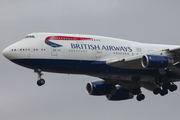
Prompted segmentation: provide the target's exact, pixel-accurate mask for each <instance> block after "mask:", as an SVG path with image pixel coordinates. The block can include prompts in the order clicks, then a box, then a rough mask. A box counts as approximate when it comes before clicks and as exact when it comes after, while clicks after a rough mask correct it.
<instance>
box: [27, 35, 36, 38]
mask: <svg viewBox="0 0 180 120" xmlns="http://www.w3.org/2000/svg"><path fill="white" fill-rule="evenodd" d="M25 38H35V36H34V35H28V36H26V37H25Z"/></svg>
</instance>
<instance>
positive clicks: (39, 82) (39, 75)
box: [34, 69, 45, 86]
mask: <svg viewBox="0 0 180 120" xmlns="http://www.w3.org/2000/svg"><path fill="white" fill-rule="evenodd" d="M34 72H35V73H37V74H38V80H37V85H38V86H42V85H44V84H45V80H44V79H42V78H41V76H42V75H43V73H41V72H42V70H41V69H35V70H34Z"/></svg>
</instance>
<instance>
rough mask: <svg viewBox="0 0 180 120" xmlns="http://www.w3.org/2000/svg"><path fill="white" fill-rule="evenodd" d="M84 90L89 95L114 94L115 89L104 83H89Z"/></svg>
mask: <svg viewBox="0 0 180 120" xmlns="http://www.w3.org/2000/svg"><path fill="white" fill-rule="evenodd" d="M86 90H87V92H88V93H89V94H90V95H97V96H99V95H107V94H114V93H115V92H116V87H115V86H114V85H110V84H108V83H104V82H90V83H88V84H87V85H86Z"/></svg>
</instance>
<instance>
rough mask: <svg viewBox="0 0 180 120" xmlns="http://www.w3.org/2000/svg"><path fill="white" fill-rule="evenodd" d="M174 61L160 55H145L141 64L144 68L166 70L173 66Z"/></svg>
mask: <svg viewBox="0 0 180 120" xmlns="http://www.w3.org/2000/svg"><path fill="white" fill-rule="evenodd" d="M173 63H174V60H173V59H172V58H168V57H166V56H160V55H144V56H143V57H142V59H141V64H142V66H143V67H144V68H166V67H169V66H172V65H173Z"/></svg>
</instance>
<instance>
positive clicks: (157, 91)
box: [153, 88, 161, 95]
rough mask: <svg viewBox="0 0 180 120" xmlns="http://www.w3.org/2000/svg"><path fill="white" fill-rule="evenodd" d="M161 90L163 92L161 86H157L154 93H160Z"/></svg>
mask: <svg viewBox="0 0 180 120" xmlns="http://www.w3.org/2000/svg"><path fill="white" fill-rule="evenodd" d="M160 92H161V88H155V89H154V90H153V93H154V94H155V95H157V94H159V93H160Z"/></svg>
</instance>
